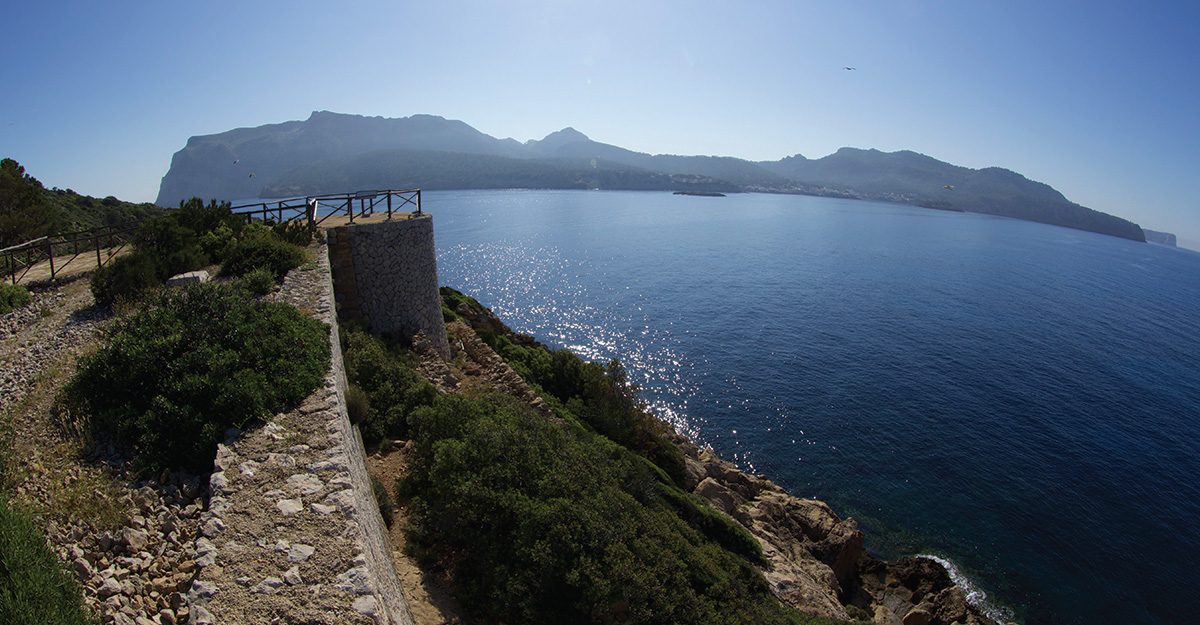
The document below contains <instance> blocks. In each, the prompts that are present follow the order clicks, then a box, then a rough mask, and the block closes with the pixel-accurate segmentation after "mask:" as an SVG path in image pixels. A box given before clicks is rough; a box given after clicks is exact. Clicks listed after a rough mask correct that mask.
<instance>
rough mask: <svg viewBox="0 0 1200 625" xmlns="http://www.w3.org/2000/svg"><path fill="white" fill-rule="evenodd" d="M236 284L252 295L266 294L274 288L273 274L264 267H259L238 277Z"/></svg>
mask: <svg viewBox="0 0 1200 625" xmlns="http://www.w3.org/2000/svg"><path fill="white" fill-rule="evenodd" d="M238 284H241V285H242V287H243V288H245V289H246V290H247V291H249V292H250V293H252V294H254V295H260V296H261V295H266V294H267V293H270V292H271V291H273V290H275V285H276V282H275V274H274V273H273V272H272V271H271V270H270V269H267V268H266V267H259V268H258V269H255V270H254V271H251V272H250V273H247V274H246V275H244V276H242V277H241V278H239V279H238Z"/></svg>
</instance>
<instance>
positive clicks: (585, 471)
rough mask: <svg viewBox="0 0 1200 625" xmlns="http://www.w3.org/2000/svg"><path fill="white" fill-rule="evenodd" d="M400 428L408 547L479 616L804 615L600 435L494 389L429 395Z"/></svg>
mask: <svg viewBox="0 0 1200 625" xmlns="http://www.w3.org/2000/svg"><path fill="white" fill-rule="evenodd" d="M410 427H411V428H412V431H411V434H412V437H413V438H412V440H413V441H414V442H415V443H416V453H415V455H414V456H413V457H412V460H411V463H410V471H411V474H410V475H411V478H410V480H409V482H407V483H406V484H405V485H404V489H403V490H404V491H405V492H406V493H408V494H412V495H413V499H412V503H411V508H410V510H411V514H412V524H411V525H410V528H411V529H410V532H409V538H410V544H411V545H412V548H413V550H414V552H415V553H416V554H417V556H418V557H419V558H420V559H421V560H422V561H423V562H424V563H425V564H426V565H433V566H435V567H441V568H443V569H444V570H446V571H447V572H449V573H450V574H451V576H452V578H453V580H454V587H455V588H456V594H457V596H458V600H459V602H460V604H461V605H463V606H465V607H466V608H467V609H468V610H470V611H471V612H472V613H473V616H475V617H477V618H479V619H481V620H482V621H484V622H510V623H558V622H565V623H583V622H601V623H603V622H626V623H789V622H804V621H805V619H804V617H803V616H801V615H799V614H798V613H795V612H793V611H791V610H788V609H786V608H783V607H782V606H781V605H780V604H779V603H778V602H777V601H776V600H775V599H774V597H772V596H771V594H770V592H769V590H768V587H767V584H766V582H765V581H764V580H763V579H762V577H761V576H760V575H759V574H758V572H757V571H755V570H754V568H753V567H752V566H751V565H750V564H749V563H748V562H747V561H746V560H745V559H743V558H740V557H738V556H737V555H735V554H734V553H731V552H730V551H728V550H726V549H723V548H722V547H721V545H720V544H719V543H718V542H716V541H713V540H709V539H706V537H705V535H704V534H703V533H701V532H699V531H697V530H696V529H694V528H693V527H691V526H690V525H689V524H688V523H687V522H685V521H684V520H683V519H681V518H680V517H679V516H678V515H677V514H676V513H675V510H674V508H673V506H672V504H671V503H670V502H668V501H666V500H665V499H664V497H663V493H664V492H665V490H664V489H671V490H673V491H674V487H673V486H670V485H668V484H664V483H663V482H662V481H661V480H660V479H659V476H660V475H661V473H660V472H658V471H656V470H654V469H653V467H652V465H649V464H648V463H646V462H645V461H644V460H642V459H641V458H639V457H638V456H636V455H634V454H632V453H630V452H629V451H627V450H625V449H623V448H622V447H620V446H618V445H616V444H614V443H612V442H610V441H608V440H607V439H605V438H603V437H600V436H597V435H596V434H594V433H591V432H588V431H587V430H586V429H583V428H572V427H563V426H561V425H556V424H554V423H552V422H550V421H549V420H546V419H544V418H542V417H540V416H538V415H537V414H536V413H533V412H532V411H531V410H530V409H529V408H528V407H526V406H524V405H522V404H519V403H516V402H515V400H512V399H511V398H508V397H506V396H500V395H485V396H483V397H482V398H480V399H467V398H463V397H457V396H442V397H439V398H438V399H437V400H436V401H435V402H434V404H433V405H431V406H425V407H421V408H419V409H417V410H416V411H414V412H413V414H412V417H411V419H410ZM674 492H675V493H676V495H675V496H677V497H685V495H683V494H682V493H679V492H678V491H674Z"/></svg>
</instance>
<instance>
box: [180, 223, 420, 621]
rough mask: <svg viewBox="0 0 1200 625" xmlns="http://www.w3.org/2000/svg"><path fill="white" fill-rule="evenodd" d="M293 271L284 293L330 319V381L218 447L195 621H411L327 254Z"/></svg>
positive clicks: (198, 544)
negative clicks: (351, 400) (357, 410)
mask: <svg viewBox="0 0 1200 625" xmlns="http://www.w3.org/2000/svg"><path fill="white" fill-rule="evenodd" d="M315 248H316V251H317V263H316V266H315V267H310V268H308V269H298V270H294V271H293V272H291V273H290V274H288V276H287V279H286V280H285V281H284V286H283V289H282V291H281V293H280V294H279V296H278V298H279V299H280V300H282V301H286V302H287V303H290V304H292V305H294V306H296V307H297V308H299V309H300V310H302V311H305V312H309V313H310V314H312V316H314V317H316V318H318V319H321V320H322V321H324V322H326V323H328V324H330V326H331V334H330V345H331V347H332V351H333V354H332V366H331V368H330V371H329V372H328V373H327V374H326V376H325V384H324V386H323V387H322V388H319V389H317V390H316V391H315V392H314V393H313V394H312V395H311V396H309V397H308V398H307V399H306V400H305V401H304V402H303V403H302V404H301V405H300V407H299V408H297V409H296V410H294V411H292V412H289V413H286V414H279V415H276V416H275V418H274V419H272V420H271V422H270V423H268V424H267V425H265V426H263V427H261V428H257V429H254V430H250V431H247V432H237V431H231V432H229V433H228V435H227V439H226V442H225V444H223V445H221V446H220V447H219V448H218V452H217V458H216V461H215V462H214V473H213V474H212V477H211V478H210V480H209V486H210V490H211V498H210V501H209V506H208V510H206V511H205V512H204V513H203V515H202V517H201V519H200V531H201V536H200V537H199V538H198V539H197V540H196V541H195V550H196V565H197V568H198V571H197V573H196V577H195V581H194V583H193V584H192V587H191V590H190V592H188V595H187V600H188V604H189V608H190V609H189V612H190V619H189V621H190V623H194V624H200V623H220V624H227V623H229V624H243V623H244V624H251V623H255V624H257V623H264V624H265V623H311V624H317V623H322V624H324V623H329V624H333V623H339V624H341V623H362V624H364V625H368V624H377V625H383V624H396V625H411V623H412V618H411V616H410V614H409V610H408V605H407V602H406V601H405V598H404V595H403V593H402V591H401V588H400V582H399V579H398V578H397V576H396V572H395V569H394V568H393V566H392V560H391V547H390V546H389V544H388V539H387V534H386V531H385V529H384V526H383V520H382V518H381V517H380V515H379V510H378V507H377V506H376V504H375V499H374V496H373V494H372V490H371V485H370V478H369V477H368V474H367V471H366V466H365V462H364V459H363V455H362V454H363V452H362V442H361V440H360V439H359V437H358V433H357V431H356V430H355V429H354V427H353V426H352V425H351V424H350V420H349V418H348V416H347V414H346V409H345V389H346V376H345V371H344V369H343V365H342V354H341V344H340V341H339V338H338V331H337V320H336V319H335V313H334V305H333V285H332V282H331V277H330V268H329V258H328V255H327V254H326V250H325V247H324V246H321V245H318V246H315Z"/></svg>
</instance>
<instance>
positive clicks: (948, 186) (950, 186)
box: [942, 184, 954, 191]
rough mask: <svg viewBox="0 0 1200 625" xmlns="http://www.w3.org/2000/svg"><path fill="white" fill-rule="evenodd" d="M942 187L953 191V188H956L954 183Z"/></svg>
mask: <svg viewBox="0 0 1200 625" xmlns="http://www.w3.org/2000/svg"><path fill="white" fill-rule="evenodd" d="M942 188H943V189H947V190H950V191H953V190H954V185H952V184H948V185H946V186H944V187H942Z"/></svg>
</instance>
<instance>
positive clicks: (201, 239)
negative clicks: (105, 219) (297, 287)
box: [91, 198, 312, 306]
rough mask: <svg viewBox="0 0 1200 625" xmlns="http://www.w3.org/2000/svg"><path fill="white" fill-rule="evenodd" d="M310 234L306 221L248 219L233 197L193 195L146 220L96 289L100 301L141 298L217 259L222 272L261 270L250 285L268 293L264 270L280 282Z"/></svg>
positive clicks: (300, 257)
mask: <svg viewBox="0 0 1200 625" xmlns="http://www.w3.org/2000/svg"><path fill="white" fill-rule="evenodd" d="M311 240H312V229H311V228H310V227H308V226H307V225H295V226H290V225H281V226H277V227H275V228H274V229H271V228H268V227H266V226H264V225H261V224H257V223H256V224H249V225H247V224H245V222H244V221H243V219H242V217H240V216H238V215H234V214H233V213H232V212H231V210H230V206H229V203H228V202H222V203H220V204H218V203H217V202H216V201H215V200H214V201H212V202H210V203H209V204H208V205H205V204H204V203H203V202H202V201H201V200H200V198H192V199H191V200H189V201H187V202H181V203H180V206H179V209H178V210H174V211H171V212H169V213H168V214H167V215H165V216H162V217H156V218H154V219H150V220H147V221H145V222H143V223H142V225H141V226H140V227H139V228H138V231H137V234H135V235H134V247H135V248H136V249H135V250H134V251H133V252H132V253H130V254H128V255H126V256H123V257H120V258H117V259H114V260H113V262H111V263H109V264H108V265H107V266H105V267H103V268H101V269H99V270H98V271H96V273H94V274H93V275H92V281H91V287H92V295H93V296H94V297H95V299H96V303H98V304H100V305H101V306H108V305H111V304H113V303H114V302H116V301H117V300H119V299H125V300H129V301H136V300H139V299H141V298H143V297H145V296H146V294H147V293H149V292H150V291H152V290H153V289H154V288H156V287H158V286H159V285H161V284H162V283H163V282H165V281H166V280H167V279H168V278H170V277H171V276H173V275H176V274H180V273H184V272H187V271H194V270H196V269H200V268H201V267H204V266H207V265H210V264H215V263H221V264H222V265H223V266H222V270H221V273H222V274H223V275H228V276H245V275H247V274H252V273H254V272H255V271H259V272H260V273H259V274H258V275H256V276H255V277H254V279H253V280H251V281H249V282H247V283H246V286H247V287H249V288H251V289H252V290H253V291H254V292H256V293H260V294H261V293H265V292H267V291H269V288H267V287H266V285H265V283H264V275H263V274H262V273H261V272H264V271H265V272H268V273H269V275H270V279H271V280H273V281H274V282H275V283H278V281H279V280H281V279H282V278H283V276H284V275H285V274H286V273H287V272H288V270H290V269H292V268H294V267H298V266H300V265H301V264H302V263H303V262H304V259H305V255H304V250H303V249H301V248H300V247H297V245H296V244H303V245H307V244H308V243H309V242H310V241H311Z"/></svg>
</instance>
